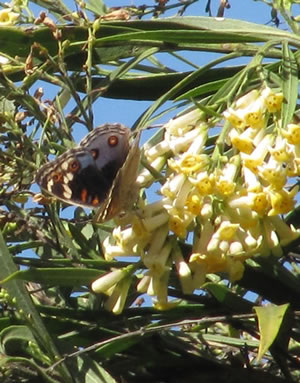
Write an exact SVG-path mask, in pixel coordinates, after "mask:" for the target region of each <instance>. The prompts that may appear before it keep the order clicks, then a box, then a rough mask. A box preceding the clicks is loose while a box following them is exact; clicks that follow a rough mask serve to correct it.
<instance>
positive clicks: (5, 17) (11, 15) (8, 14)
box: [0, 8, 20, 26]
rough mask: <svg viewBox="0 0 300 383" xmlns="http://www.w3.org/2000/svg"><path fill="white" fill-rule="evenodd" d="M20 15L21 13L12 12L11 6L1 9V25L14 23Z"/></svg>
mask: <svg viewBox="0 0 300 383" xmlns="http://www.w3.org/2000/svg"><path fill="white" fill-rule="evenodd" d="M19 17H20V15H19V13H15V12H12V9H11V8H5V9H2V10H1V11H0V26H8V25H13V24H15V23H16V22H17V20H18V18H19Z"/></svg>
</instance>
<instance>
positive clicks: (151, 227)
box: [142, 211, 169, 232]
mask: <svg viewBox="0 0 300 383" xmlns="http://www.w3.org/2000/svg"><path fill="white" fill-rule="evenodd" d="M168 219H169V215H168V213H167V212H166V211H161V212H159V213H158V214H156V215H154V216H153V217H146V218H144V219H142V223H143V226H144V228H145V230H146V231H148V232H153V231H155V230H156V229H157V228H159V227H161V226H163V225H164V224H165V223H167V222H168Z"/></svg>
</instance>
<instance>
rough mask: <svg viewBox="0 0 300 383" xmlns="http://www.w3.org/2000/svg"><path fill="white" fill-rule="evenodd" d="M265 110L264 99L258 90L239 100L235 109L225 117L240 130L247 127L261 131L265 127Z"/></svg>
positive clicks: (226, 113) (225, 113) (230, 109)
mask: <svg viewBox="0 0 300 383" xmlns="http://www.w3.org/2000/svg"><path fill="white" fill-rule="evenodd" d="M265 110H266V106H265V103H264V99H263V98H262V97H261V95H260V93H259V92H258V91H257V90H253V91H251V92H249V93H247V94H246V95H244V96H243V97H241V98H239V99H238V100H237V101H236V106H235V108H229V109H228V110H227V111H225V112H224V117H225V118H226V119H227V120H228V121H229V122H230V123H231V124H232V125H233V126H235V127H236V128H237V129H240V130H241V129H242V130H243V129H244V128H245V127H247V126H251V127H252V128H255V129H261V128H263V127H264V126H265V117H264V113H265Z"/></svg>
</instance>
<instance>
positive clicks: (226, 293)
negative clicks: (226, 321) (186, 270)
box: [203, 282, 252, 313]
mask: <svg viewBox="0 0 300 383" xmlns="http://www.w3.org/2000/svg"><path fill="white" fill-rule="evenodd" d="M203 288H205V289H206V290H208V291H209V292H210V293H211V294H212V295H213V296H214V297H215V298H216V299H217V301H218V302H220V303H221V304H222V305H223V306H225V307H226V308H227V309H229V310H230V311H232V312H233V313H248V312H251V311H252V304H251V302H249V301H247V300H246V299H243V298H241V297H239V296H238V295H237V294H234V293H233V292H231V291H230V289H228V288H227V287H226V286H224V285H220V284H217V283H212V282H209V283H205V284H204V285H203Z"/></svg>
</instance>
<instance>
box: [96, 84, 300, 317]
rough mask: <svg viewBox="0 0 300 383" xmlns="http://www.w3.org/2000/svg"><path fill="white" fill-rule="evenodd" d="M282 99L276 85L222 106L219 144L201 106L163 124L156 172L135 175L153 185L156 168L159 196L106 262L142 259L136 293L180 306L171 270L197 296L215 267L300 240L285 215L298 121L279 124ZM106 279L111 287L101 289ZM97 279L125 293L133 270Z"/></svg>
mask: <svg viewBox="0 0 300 383" xmlns="http://www.w3.org/2000/svg"><path fill="white" fill-rule="evenodd" d="M282 99H283V96H282V94H281V93H274V92H273V91H272V90H271V89H270V88H264V89H263V90H261V91H258V90H254V91H251V92H250V93H248V94H246V95H245V96H243V97H241V98H240V99H238V100H237V101H236V103H235V104H234V106H232V107H231V108H229V109H227V110H226V111H225V112H224V115H223V117H224V118H223V120H222V121H223V130H222V132H221V133H220V134H219V135H216V137H217V141H216V138H214V136H213V134H214V132H215V131H216V126H215V124H213V123H208V122H207V121H206V120H205V118H204V115H203V113H202V112H200V111H199V110H197V109H194V110H191V111H188V112H186V113H184V114H182V115H181V116H180V117H177V118H175V119H172V120H171V121H169V122H168V123H167V124H166V125H165V126H164V138H163V140H162V141H161V142H159V143H158V144H156V145H154V146H150V147H147V146H146V147H145V157H146V159H147V161H148V163H149V165H151V167H152V171H151V168H150V167H148V169H147V170H146V169H145V170H143V171H142V172H141V174H140V175H139V177H138V180H137V181H138V183H139V184H140V185H141V186H149V185H151V184H152V183H153V182H155V181H156V179H157V178H155V177H156V176H157V174H158V173H159V174H160V175H161V177H160V179H159V181H161V180H163V181H162V183H163V184H162V186H161V188H160V195H161V197H162V198H160V199H159V200H158V201H156V202H153V203H150V204H146V203H145V201H144V205H143V206H139V209H138V210H137V211H136V213H135V214H134V215H133V216H131V223H130V224H129V225H127V226H126V227H125V228H121V227H117V228H115V229H114V231H113V233H112V236H111V237H108V238H107V239H106V240H105V241H104V249H105V258H106V259H107V260H112V259H114V258H115V257H118V256H129V255H131V256H137V257H140V259H141V261H142V263H143V267H144V269H145V268H146V269H147V270H146V271H144V272H143V273H142V274H141V275H138V277H139V283H138V285H137V290H138V291H139V292H140V293H148V294H149V295H151V296H155V297H156V299H157V300H156V303H155V305H156V307H157V308H160V309H164V308H168V307H170V306H171V305H172V304H174V303H173V302H169V301H168V291H167V289H168V280H169V275H170V272H171V270H172V269H173V268H175V269H176V271H177V275H178V279H179V282H180V284H181V288H182V291H183V293H185V294H190V293H192V292H193V291H194V290H195V289H199V288H201V286H202V285H203V283H204V282H205V280H206V277H207V276H209V275H210V274H211V273H219V272H222V273H226V274H225V275H227V276H228V278H229V279H230V280H231V281H236V280H238V279H240V278H241V277H242V276H243V271H244V261H245V260H246V259H247V258H249V257H252V256H254V255H257V254H259V255H265V256H267V255H269V254H271V253H272V254H274V255H278V256H281V255H282V247H283V246H285V245H287V244H288V243H290V242H291V241H293V240H295V239H296V238H298V237H299V234H300V233H299V232H298V231H296V230H295V229H294V228H293V227H292V226H290V225H287V224H286V223H285V222H284V220H283V219H282V215H284V214H287V213H288V212H290V211H291V210H292V209H293V208H294V205H295V195H296V193H297V192H298V186H294V187H288V186H287V180H288V179H291V178H293V177H295V176H299V175H300V167H299V165H300V125H297V124H289V125H288V126H286V127H285V126H281V120H280V111H281V104H282ZM220 137H221V138H222V137H224V139H223V141H222V140H220ZM184 241H185V242H186V244H187V243H189V246H190V249H191V250H190V252H189V254H188V255H187V252H186V247H185V250H184V248H183V246H182V243H183V242H184ZM116 274H118V278H119V279H118V281H115V279H113V278H112V276H115V275H116ZM109 278H111V279H110V280H111V281H112V283H111V284H109V286H108V287H107V286H106V287H105V289H104V288H102V287H101V288H98V287H97V284H99V280H100V281H101V284H102V285H103V281H106V280H107V279H109ZM99 280H98V281H96V282H94V284H93V286H92V288H93V290H94V291H96V292H99V291H101V292H108V291H113V290H111V289H118V291H119V290H120V289H119V287H118V286H119V283H120V281H122V283H123V284H124V283H125V282H124V280H126V281H128V273H127V272H126V273H124V272H121V271H119V272H118V273H117V272H116V271H113V272H112V273H109V274H107V275H105V276H103V277H101V278H100V279H99ZM127 290H128V289H125V290H124V291H125V292H124V293H123V295H124V294H125V295H126V294H127ZM122 301H124V299H123V300H122ZM121 309H122V307H120V305H119V306H118V308H117V309H115V310H114V308H113V307H112V310H113V311H114V312H119V311H120V310H121Z"/></svg>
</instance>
